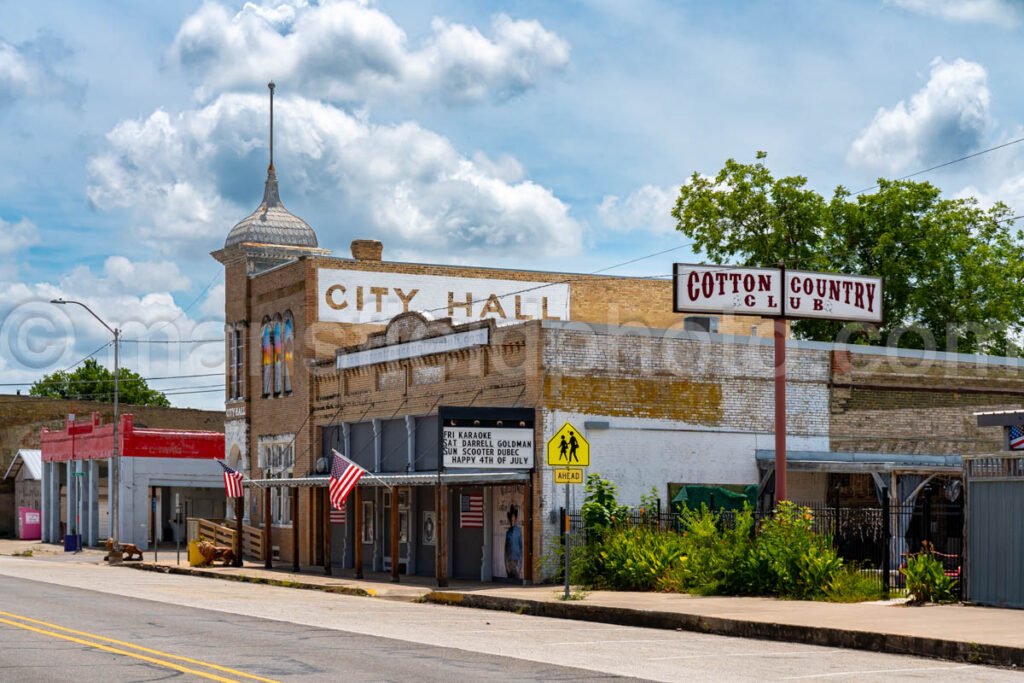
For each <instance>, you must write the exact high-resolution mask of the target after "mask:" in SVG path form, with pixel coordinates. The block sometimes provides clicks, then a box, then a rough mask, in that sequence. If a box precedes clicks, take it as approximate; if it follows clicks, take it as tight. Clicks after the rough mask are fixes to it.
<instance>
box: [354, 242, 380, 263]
mask: <svg viewBox="0 0 1024 683" xmlns="http://www.w3.org/2000/svg"><path fill="white" fill-rule="evenodd" d="M383 252H384V245H383V244H381V243H380V242H379V241H378V240H352V258H354V259H356V260H357V261H380V256H381V254H382V253H383Z"/></svg>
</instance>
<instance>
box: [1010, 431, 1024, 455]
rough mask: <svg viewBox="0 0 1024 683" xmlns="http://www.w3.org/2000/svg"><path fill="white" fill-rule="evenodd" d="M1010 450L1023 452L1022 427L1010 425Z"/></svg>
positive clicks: (1023, 438)
mask: <svg viewBox="0 0 1024 683" xmlns="http://www.w3.org/2000/svg"><path fill="white" fill-rule="evenodd" d="M1010 450H1011V451H1024V427H1021V426H1020V425H1010Z"/></svg>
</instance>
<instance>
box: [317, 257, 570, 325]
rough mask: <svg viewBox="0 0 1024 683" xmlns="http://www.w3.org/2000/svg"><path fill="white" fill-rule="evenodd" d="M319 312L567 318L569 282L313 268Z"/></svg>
mask: <svg viewBox="0 0 1024 683" xmlns="http://www.w3.org/2000/svg"><path fill="white" fill-rule="evenodd" d="M317 290H318V299H317V302H318V307H317V309H318V310H317V314H318V315H317V317H318V319H319V320H320V321H323V322H338V323H379V324H384V323H386V322H387V321H388V320H390V319H391V318H393V317H394V316H396V315H398V314H400V313H406V312H408V311H419V312H421V313H427V314H429V315H430V316H432V317H433V318H452V321H453V322H455V323H465V322H470V321H473V320H482V319H488V318H490V319H494V320H497V321H498V322H515V321H525V320H568V319H569V285H568V284H567V283H564V282H562V283H549V282H529V281H525V280H490V279H483V278H464V277H441V276H437V275H412V274H408V273H379V272H369V271H365V270H338V269H334V268H319V269H317Z"/></svg>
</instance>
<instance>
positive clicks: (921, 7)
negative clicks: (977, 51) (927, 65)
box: [886, 0, 1021, 27]
mask: <svg viewBox="0 0 1024 683" xmlns="http://www.w3.org/2000/svg"><path fill="white" fill-rule="evenodd" d="M886 2H887V3H888V4H890V5H896V6H897V7H901V8H903V9H906V10H910V11H911V12H917V13H919V14H927V15H931V16H936V17H939V18H942V19H947V20H949V21H956V22H969V23H985V24H996V25H1002V26H1007V27H1009V26H1016V25H1017V24H1018V23H1019V22H1020V18H1021V16H1020V15H1021V10H1020V6H1019V4H1016V3H1014V2H1013V1H1012V0H886Z"/></svg>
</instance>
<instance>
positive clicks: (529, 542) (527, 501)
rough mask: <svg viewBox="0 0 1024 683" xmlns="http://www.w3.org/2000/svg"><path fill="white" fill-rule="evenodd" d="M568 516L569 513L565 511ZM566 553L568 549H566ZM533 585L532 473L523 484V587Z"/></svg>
mask: <svg viewBox="0 0 1024 683" xmlns="http://www.w3.org/2000/svg"><path fill="white" fill-rule="evenodd" d="M565 513H566V514H569V511H568V510H566V511H565ZM566 550H567V551H568V549H566ZM532 584H533V473H532V472H531V473H530V476H529V477H527V478H526V481H525V482H524V484H523V585H524V586H530V585H532Z"/></svg>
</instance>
